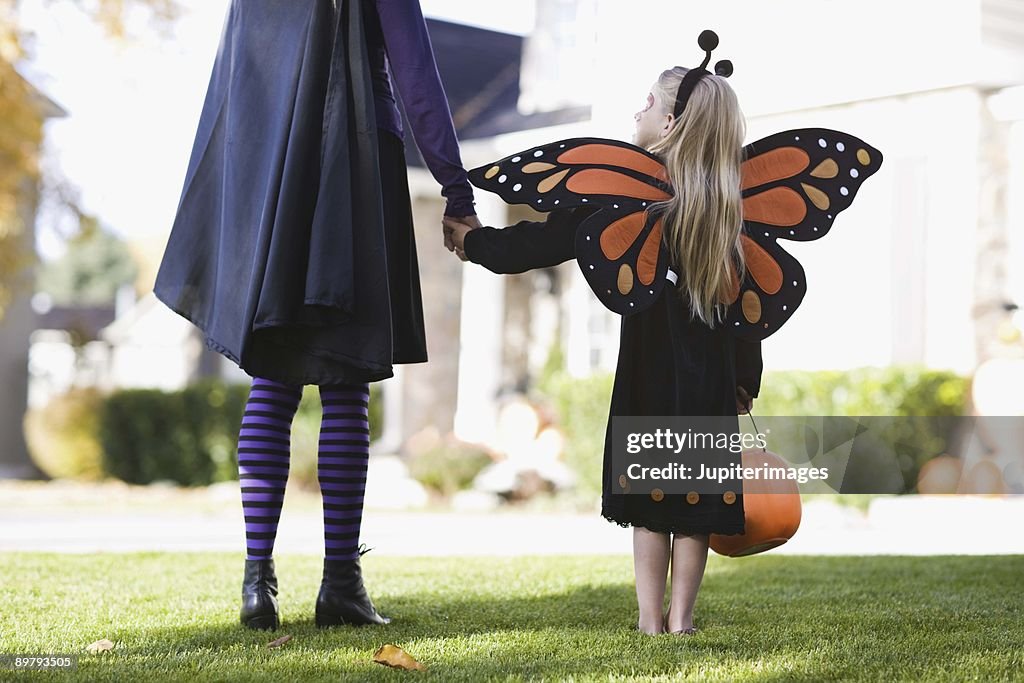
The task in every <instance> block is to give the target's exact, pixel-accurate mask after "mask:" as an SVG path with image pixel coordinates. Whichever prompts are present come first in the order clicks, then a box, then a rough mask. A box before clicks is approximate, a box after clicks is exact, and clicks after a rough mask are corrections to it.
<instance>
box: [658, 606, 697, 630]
mask: <svg viewBox="0 0 1024 683" xmlns="http://www.w3.org/2000/svg"><path fill="white" fill-rule="evenodd" d="M696 632H697V627H696V626H694V625H693V615H692V614H690V615H689V616H686V615H683V616H681V617H679V618H676V617H675V615H673V614H672V610H671V609H669V611H668V614H666V615H665V633H675V634H685V635H693V634H694V633H696Z"/></svg>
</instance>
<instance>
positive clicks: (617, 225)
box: [469, 128, 882, 341]
mask: <svg viewBox="0 0 1024 683" xmlns="http://www.w3.org/2000/svg"><path fill="white" fill-rule="evenodd" d="M743 158H744V161H743V165H742V176H741V177H742V182H741V190H742V196H743V229H742V235H741V238H740V241H741V243H742V245H743V257H744V262H745V263H746V273H745V277H744V278H743V280H742V281H741V282H739V283H738V286H734V287H733V291H734V292H735V296H734V298H733V300H732V301H731V302H729V309H728V313H727V315H726V323H727V324H728V325H729V326H730V327H732V328H734V332H735V334H736V335H737V336H738V337H740V338H741V339H745V340H748V341H760V340H762V339H764V338H766V337H768V336H769V335H771V334H773V333H774V332H776V331H777V330H778V329H779V328H780V327H782V325H783V324H784V323H785V322H786V321H787V320H788V319H789V318H790V316H792V315H793V313H794V311H796V309H797V307H798V306H799V305H800V302H801V301H802V300H803V297H804V294H805V293H806V291H807V284H806V281H805V278H804V271H803V268H802V267H801V266H800V263H799V262H798V261H797V260H796V259H795V258H794V257H793V256H792V255H791V254H789V253H788V252H787V251H786V250H785V249H783V248H782V246H781V245H780V244H779V242H778V241H779V240H780V239H788V240H797V241H810V240H816V239H819V238H821V237H824V236H825V234H826V233H828V231H829V230H830V229H831V227H832V223H833V222H834V220H835V217H836V216H837V215H838V214H839V213H840V212H841V211H843V210H845V209H846V208H848V207H849V206H850V204H851V203H852V202H853V198H854V197H855V196H856V194H857V190H858V189H859V188H860V185H861V183H863V182H864V180H865V179H867V178H868V177H869V176H871V175H872V174H874V173H875V172H876V171H877V170H878V168H879V167H880V165H881V163H882V155H881V153H880V152H879V151H878V150H877V149H875V148H873V147H871V146H870V145H868V144H867V143H865V142H864V141H862V140H860V139H858V138H856V137H854V136H852V135H849V134H847V133H842V132H839V131H834V130H828V129H824V128H807V129H800V130H790V131H785V132H782V133H777V134H775V135H771V136H769V137H767V138H764V139H762V140H758V141H757V142H754V143H752V144H749V145H747V146H746V147H745V148H744V154H743ZM469 177H470V181H471V182H473V184H475V185H476V186H477V187H479V188H481V189H484V190H489V191H491V192H494V193H496V194H498V195H499V196H500V197H501V198H502V199H503V200H505V201H506V202H508V203H510V204H525V205H528V206H530V207H532V208H534V209H536V210H537V211H542V212H543V211H551V210H554V209H557V208H575V207H588V206H589V207H593V208H597V209H598V210H597V211H596V212H595V213H593V214H592V215H591V216H590V217H589V218H588V219H587V220H586V221H584V222H583V223H582V224H581V225H580V227H579V231H578V232H577V236H576V259H577V262H578V263H579V266H580V268H581V269H582V271H583V275H584V276H585V277H586V279H587V282H588V283H589V284H590V287H591V289H593V290H594V294H596V295H597V298H598V299H600V300H601V302H602V303H603V304H604V305H605V306H607V307H608V309H609V310H611V311H614V312H615V313H619V314H621V315H632V314H634V313H638V312H640V311H642V310H644V309H645V308H647V307H648V306H650V305H651V304H652V303H653V302H654V301H655V300H656V299H657V297H658V296H659V295H660V294H661V290H662V288H663V287H664V286H665V282H666V280H668V279H672V278H674V277H675V273H674V271H672V270H671V269H670V264H669V259H668V256H667V253H666V250H665V245H664V242H663V240H662V238H663V221H662V219H661V218H660V217H658V216H657V214H656V212H652V211H651V210H650V209H651V208H652V205H653V204H655V203H657V202H662V201H665V200H668V199H670V198H671V197H672V194H673V189H672V187H671V185H670V184H669V182H668V175H667V172H666V169H665V166H664V165H663V164H662V163H661V162H660V161H659V160H658V158H657V157H656V156H654V155H653V154H651V153H650V152H648V151H646V150H644V149H641V148H639V147H635V146H633V145H630V144H628V143H625V142H620V141H617V140H605V139H600V138H574V139H569V140H559V141H557V142H553V143H551V144H548V145H543V146H541V147H537V148H535V149H531V150H526V151H524V152H520V153H518V154H513V155H511V156H509V157H506V158H504V159H502V160H500V161H497V162H495V163H494V164H489V165H487V166H483V167H480V168H477V169H474V170H472V171H470V174H469Z"/></svg>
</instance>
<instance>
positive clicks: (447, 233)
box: [442, 214, 483, 261]
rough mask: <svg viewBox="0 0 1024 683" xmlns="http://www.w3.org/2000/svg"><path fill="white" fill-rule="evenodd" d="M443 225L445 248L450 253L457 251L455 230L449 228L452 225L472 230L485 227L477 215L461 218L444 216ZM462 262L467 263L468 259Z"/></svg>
mask: <svg viewBox="0 0 1024 683" xmlns="http://www.w3.org/2000/svg"><path fill="white" fill-rule="evenodd" d="M442 223H443V224H444V248H445V249H447V250H448V251H455V243H454V242H453V241H452V230H453V228H451V227H449V225H450V224H454V223H459V224H462V225H465V226H467V227H468V228H469V229H470V230H474V229H476V228H482V227H483V224H482V223H481V222H480V219H479V218H477V217H476V214H473V215H470V216H459V217H455V216H444V217H443V218H442ZM460 258H461V257H460ZM462 260H463V261H465V260H466V259H462Z"/></svg>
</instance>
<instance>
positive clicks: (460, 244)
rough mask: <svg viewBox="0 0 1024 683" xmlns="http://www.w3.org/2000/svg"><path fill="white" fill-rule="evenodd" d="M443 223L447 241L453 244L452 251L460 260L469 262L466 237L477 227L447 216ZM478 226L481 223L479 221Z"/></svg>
mask: <svg viewBox="0 0 1024 683" xmlns="http://www.w3.org/2000/svg"><path fill="white" fill-rule="evenodd" d="M474 218H475V216H474ZM442 222H443V223H444V234H445V241H446V242H450V243H451V245H452V248H451V250H452V251H454V252H455V255H456V256H458V257H459V259H460V260H462V261H466V260H468V259H467V258H466V235H467V234H469V232H470V231H471V230H476V227H474V226H472V225H469V224H467V223H464V222H460V221H458V220H456V219H454V218H449V217H447V216H445V217H444V219H443V220H442ZM477 224H478V226H479V221H477Z"/></svg>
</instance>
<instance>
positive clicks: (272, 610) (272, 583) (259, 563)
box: [241, 559, 280, 631]
mask: <svg viewBox="0 0 1024 683" xmlns="http://www.w3.org/2000/svg"><path fill="white" fill-rule="evenodd" d="M241 618H242V625H243V626H247V627H249V628H254V629H263V630H267V629H269V630H271V631H273V630H275V629H277V627H278V625H279V623H280V622H279V620H278V616H277V576H276V575H275V574H274V560H272V559H271V560H246V561H245V578H244V579H242V611H241Z"/></svg>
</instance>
